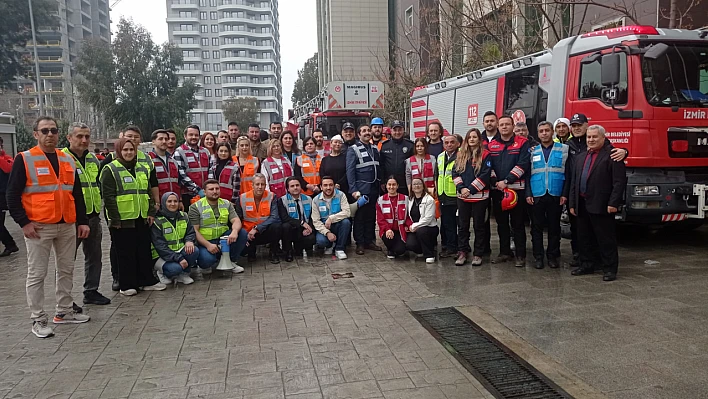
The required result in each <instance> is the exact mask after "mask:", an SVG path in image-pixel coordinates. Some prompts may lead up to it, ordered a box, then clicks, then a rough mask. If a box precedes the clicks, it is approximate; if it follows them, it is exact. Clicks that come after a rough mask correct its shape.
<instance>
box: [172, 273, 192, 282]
mask: <svg viewBox="0 0 708 399" xmlns="http://www.w3.org/2000/svg"><path fill="white" fill-rule="evenodd" d="M175 282H177V283H182V284H184V285H189V284H192V283H193V282H194V279H192V278H191V277H189V273H181V274H180V275H178V276H177V277H175Z"/></svg>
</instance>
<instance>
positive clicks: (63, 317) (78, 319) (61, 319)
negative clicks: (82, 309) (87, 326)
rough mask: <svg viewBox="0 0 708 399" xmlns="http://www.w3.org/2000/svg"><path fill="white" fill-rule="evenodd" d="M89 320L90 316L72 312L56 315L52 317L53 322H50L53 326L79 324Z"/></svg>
mask: <svg viewBox="0 0 708 399" xmlns="http://www.w3.org/2000/svg"><path fill="white" fill-rule="evenodd" d="M89 320H91V317H90V316H87V315H85V314H82V313H76V312H73V311H72V312H69V313H65V314H60V313H57V314H56V315H55V316H54V320H52V322H53V323H54V324H80V323H86V322H87V321H89Z"/></svg>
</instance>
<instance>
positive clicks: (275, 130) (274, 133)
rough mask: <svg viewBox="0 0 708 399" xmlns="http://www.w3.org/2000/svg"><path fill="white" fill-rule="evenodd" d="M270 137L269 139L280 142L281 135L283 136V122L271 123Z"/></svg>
mask: <svg viewBox="0 0 708 399" xmlns="http://www.w3.org/2000/svg"><path fill="white" fill-rule="evenodd" d="M269 129H270V135H269V138H270V139H271V140H273V139H275V140H279V139H280V135H281V134H283V122H280V121H276V122H271V123H270V128H269Z"/></svg>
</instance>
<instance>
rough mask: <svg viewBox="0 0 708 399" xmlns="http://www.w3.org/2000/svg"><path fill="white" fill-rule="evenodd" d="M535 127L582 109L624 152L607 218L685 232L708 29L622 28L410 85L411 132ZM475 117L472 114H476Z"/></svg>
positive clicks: (702, 133)
mask: <svg viewBox="0 0 708 399" xmlns="http://www.w3.org/2000/svg"><path fill="white" fill-rule="evenodd" d="M489 110H492V111H495V112H496V113H497V114H498V115H501V114H512V113H515V114H517V115H518V114H521V113H520V112H516V111H522V112H523V114H521V115H524V114H525V117H526V120H527V124H528V127H529V130H530V134H532V135H534V136H535V134H536V124H537V123H539V122H540V121H544V120H549V121H551V122H553V121H554V120H555V119H556V118H559V117H567V118H570V117H571V116H572V115H573V114H575V113H583V114H585V115H586V116H587V117H588V119H589V120H590V124H591V125H594V124H598V125H602V126H603V127H605V129H606V131H607V133H606V137H607V138H608V139H609V140H610V141H611V142H612V144H613V145H614V146H616V147H620V148H625V149H627V150H629V157H628V158H627V160H626V164H627V178H628V180H627V190H626V206H625V207H624V209H623V210H622V212H621V213H620V214H618V216H617V218H618V219H620V220H622V221H623V222H628V223H637V224H642V225H649V226H660V225H666V224H667V223H672V224H673V225H675V226H676V227H679V226H681V225H682V227H687V228H688V227H695V226H698V225H700V224H702V223H703V221H704V219H705V217H706V211H708V206H706V191H707V190H708V30H681V29H658V28H654V27H651V26H625V27H620V28H613V29H606V30H601V31H595V32H590V33H586V34H583V35H580V36H574V37H570V38H567V39H564V40H561V41H560V42H558V44H556V45H555V46H554V47H553V48H552V49H549V50H545V51H541V52H539V53H535V54H531V55H528V56H524V57H521V58H518V59H516V60H513V61H509V62H505V63H502V64H499V65H495V66H492V67H488V68H485V69H481V70H478V71H473V72H470V73H468V74H465V75H462V76H458V77H456V78H451V79H447V80H444V81H441V82H437V83H433V84H430V85H428V86H424V87H419V88H416V89H415V90H414V91H413V93H412V95H411V131H412V132H413V133H414V135H415V136H416V137H420V136H424V135H425V127H426V126H427V124H428V123H430V122H432V121H440V122H441V123H442V124H443V126H444V127H445V128H446V130H447V129H449V130H447V131H446V133H451V132H455V133H462V134H464V133H465V132H467V130H469V129H470V128H472V127H477V128H479V129H480V130H482V129H483V126H482V119H483V118H482V115H483V114H484V112H486V111H489ZM480 113H481V114H482V115H479V114H480Z"/></svg>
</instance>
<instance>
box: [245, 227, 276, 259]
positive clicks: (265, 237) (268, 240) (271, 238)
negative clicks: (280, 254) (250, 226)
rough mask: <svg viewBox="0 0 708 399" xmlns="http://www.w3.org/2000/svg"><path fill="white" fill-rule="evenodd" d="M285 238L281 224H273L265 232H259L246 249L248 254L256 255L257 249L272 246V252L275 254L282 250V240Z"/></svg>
mask: <svg viewBox="0 0 708 399" xmlns="http://www.w3.org/2000/svg"><path fill="white" fill-rule="evenodd" d="M282 237H283V229H282V225H280V224H271V225H270V226H268V227H267V228H266V229H265V231H259V232H258V234H256V237H255V238H254V239H253V241H249V242H248V244H246V245H247V246H246V249H244V251H245V253H246V254H250V255H255V254H256V247H257V246H259V245H264V244H270V252H275V251H277V250H278V248H280V245H279V244H280V239H281V238H282Z"/></svg>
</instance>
